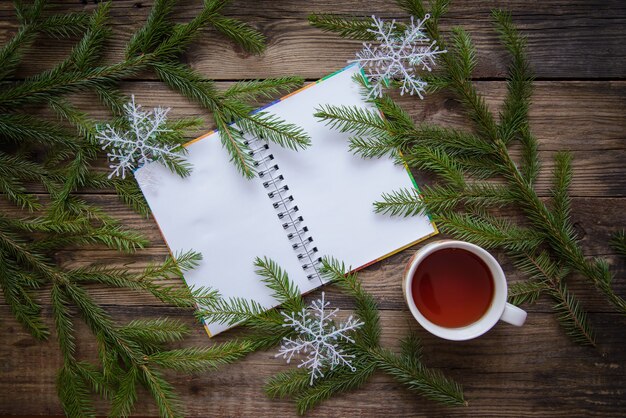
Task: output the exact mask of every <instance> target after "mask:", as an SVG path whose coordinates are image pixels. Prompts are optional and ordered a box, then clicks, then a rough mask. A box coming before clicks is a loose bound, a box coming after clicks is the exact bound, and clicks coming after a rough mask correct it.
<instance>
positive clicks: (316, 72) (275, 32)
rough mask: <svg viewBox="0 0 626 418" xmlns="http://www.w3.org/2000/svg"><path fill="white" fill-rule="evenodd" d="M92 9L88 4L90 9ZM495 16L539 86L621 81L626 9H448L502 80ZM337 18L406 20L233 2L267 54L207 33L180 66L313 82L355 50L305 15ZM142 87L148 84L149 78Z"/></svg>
mask: <svg viewBox="0 0 626 418" xmlns="http://www.w3.org/2000/svg"><path fill="white" fill-rule="evenodd" d="M54 3H55V4H54V7H53V10H56V11H67V10H91V9H93V8H94V6H93V5H92V4H89V5H87V6H83V5H82V4H80V3H79V2H78V1H73V0H65V1H57V2H54ZM90 3H91V2H90ZM151 4H152V2H151V1H143V0H139V1H137V0H132V1H128V0H126V1H115V2H114V5H113V9H112V12H111V15H112V18H111V24H112V26H114V27H115V35H114V36H113V38H112V40H111V46H110V48H108V51H109V53H108V59H111V60H117V59H120V58H121V57H122V56H123V47H124V44H125V42H127V40H128V38H129V37H130V34H131V33H132V32H133V31H134V30H135V29H136V28H138V27H139V25H140V24H142V22H143V21H145V18H146V16H147V14H148V12H149V6H150V5H151ZM199 4H200V1H196V0H185V1H182V2H181V3H180V6H178V8H177V14H178V16H179V17H180V18H181V19H182V20H183V21H184V20H188V19H190V18H191V17H192V16H193V15H194V14H195V13H197V11H198V10H199ZM494 8H504V9H507V10H510V11H511V13H512V14H513V17H514V21H515V22H516V24H517V25H518V26H519V27H520V29H521V31H522V33H523V34H524V35H525V36H527V37H528V46H529V55H530V60H531V62H532V65H533V67H534V69H535V71H536V73H537V75H538V77H541V78H611V77H612V78H624V77H626V53H625V52H624V48H623V44H624V41H625V40H626V38H625V36H624V32H623V30H622V28H623V27H624V24H625V23H626V7H625V4H624V2H621V1H619V0H612V1H592V2H582V1H578V2H569V1H566V0H551V1H546V2H541V3H540V4H538V3H533V6H532V7H529V6H528V3H527V2H526V1H523V0H516V1H489V2H481V1H478V0H468V1H457V2H453V4H452V6H451V10H450V14H449V18H448V19H446V20H445V22H444V24H443V32H444V34H446V35H447V34H448V33H449V28H450V27H452V26H457V25H462V26H463V27H465V28H466V29H467V30H468V31H469V32H470V34H471V35H472V36H473V38H474V40H475V42H476V45H477V46H478V49H479V62H480V64H479V66H478V68H477V70H476V76H477V77H489V78H492V77H503V76H504V75H505V74H506V55H505V53H504V52H503V49H502V48H501V46H499V44H498V40H497V36H496V35H495V33H494V31H493V28H492V25H491V23H490V17H489V12H490V10H491V9H494ZM328 12H334V13H340V14H348V15H350V14H356V15H360V16H370V15H371V14H377V15H379V16H381V17H388V18H396V17H397V18H404V16H403V15H402V14H401V12H399V9H398V8H397V6H395V4H394V2H392V1H382V0H378V1H372V2H368V3H367V4H364V3H362V2H359V1H357V0H351V1H346V2H342V4H341V5H338V4H336V2H330V1H307V2H305V3H302V2H300V1H282V2H275V1H271V0H264V1H261V2H255V3H254V5H251V4H250V3H249V2H246V1H244V0H239V1H234V2H232V4H231V5H230V6H229V7H228V9H227V15H228V16H232V17H240V18H242V19H243V20H245V21H246V22H248V23H250V24H252V25H253V26H255V27H256V28H258V29H259V30H261V31H262V32H263V33H264V34H265V35H266V36H267V45H268V47H267V51H266V52H265V54H264V55H262V56H260V57H252V56H249V55H248V54H246V53H245V52H243V51H242V50H241V49H240V48H236V47H235V48H234V47H233V46H232V45H231V44H230V43H229V42H225V41H224V40H223V38H220V37H216V36H215V33H214V32H213V31H211V30H207V35H206V36H202V37H201V38H200V39H198V40H197V41H196V43H195V44H194V46H193V47H192V48H191V49H190V50H189V52H188V54H187V55H186V58H185V59H186V61H187V62H189V63H190V64H191V65H192V66H193V67H194V68H196V69H197V70H199V71H200V72H201V73H202V74H204V75H205V76H206V77H208V78H211V79H220V80H224V79H227V80H229V79H230V80H232V79H239V78H262V77H271V76H278V75H285V74H299V75H302V76H305V77H307V78H311V79H315V78H318V77H320V76H322V75H324V74H325V73H327V72H328V70H329V69H330V68H341V67H342V66H344V65H345V63H346V60H349V59H353V58H354V54H355V52H356V50H358V49H359V45H360V44H359V43H358V42H354V41H345V40H341V39H338V38H337V37H336V36H334V35H330V34H324V33H322V32H321V31H319V30H317V29H315V28H313V27H311V26H309V24H308V23H307V21H306V18H307V16H308V15H309V14H311V13H328ZM15 30H16V21H15V19H14V17H13V15H12V11H11V6H10V3H9V2H2V4H0V44H3V43H4V42H6V40H7V39H8V37H9V36H10V35H11V34H12V33H14V31H15ZM68 49H69V45H68V44H67V43H65V42H58V41H56V40H49V39H44V40H41V41H40V42H38V44H37V46H36V47H35V48H34V49H33V51H32V53H30V54H29V55H28V57H29V58H31V59H27V62H28V64H27V65H24V66H22V67H21V68H20V72H19V74H20V76H26V75H29V74H33V73H34V72H38V71H41V70H42V69H44V68H48V67H49V66H50V65H52V64H53V63H55V62H58V60H59V59H60V57H62V56H63V54H65V53H67V51H68ZM141 77H146V78H153V77H154V76H153V75H152V74H145V75H142V76H141Z"/></svg>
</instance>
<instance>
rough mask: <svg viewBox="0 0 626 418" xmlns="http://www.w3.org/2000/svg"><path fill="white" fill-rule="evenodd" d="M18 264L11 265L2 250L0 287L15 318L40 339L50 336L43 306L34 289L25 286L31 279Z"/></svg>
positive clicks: (0, 257)
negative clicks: (43, 313)
mask: <svg viewBox="0 0 626 418" xmlns="http://www.w3.org/2000/svg"><path fill="white" fill-rule="evenodd" d="M18 268H19V267H18V266H15V265H13V266H11V265H9V264H8V262H7V260H5V254H4V253H2V252H0V288H1V289H2V294H3V296H4V300H5V302H6V304H7V305H8V306H9V308H10V309H11V313H12V314H13V316H15V319H16V320H17V321H18V322H19V323H20V324H22V325H23V326H24V328H26V330H28V332H29V333H30V334H31V335H32V336H33V337H35V338H37V339H39V340H44V339H46V338H47V337H48V335H49V331H48V329H47V327H46V325H45V324H44V322H43V318H42V317H41V306H40V305H39V304H38V303H37V302H35V300H34V299H33V295H32V289H29V288H28V287H26V286H24V283H25V282H27V281H30V279H29V278H25V277H24V276H25V275H26V274H25V273H21V272H20V271H19V270H18Z"/></svg>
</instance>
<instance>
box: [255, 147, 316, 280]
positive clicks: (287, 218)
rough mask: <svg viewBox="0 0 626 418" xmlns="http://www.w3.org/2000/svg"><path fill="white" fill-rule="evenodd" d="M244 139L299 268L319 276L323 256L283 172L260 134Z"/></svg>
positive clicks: (309, 275) (311, 274) (310, 274)
mask: <svg viewBox="0 0 626 418" xmlns="http://www.w3.org/2000/svg"><path fill="white" fill-rule="evenodd" d="M244 143H245V144H246V145H247V146H248V147H250V151H249V152H248V154H249V155H250V156H251V157H252V159H253V160H254V166H255V167H258V171H257V175H258V176H259V177H260V178H261V179H262V180H263V182H262V184H263V187H264V188H265V189H267V190H268V192H267V196H268V197H269V199H270V200H271V202H272V205H273V206H274V209H276V211H277V215H278V219H280V220H282V221H284V222H283V223H282V226H283V229H284V230H285V231H286V232H287V238H288V239H289V241H291V242H292V244H291V247H292V248H293V249H294V251H296V256H297V257H298V260H299V262H300V265H301V266H302V269H303V270H304V271H305V272H306V273H307V276H306V277H307V279H309V280H313V279H316V278H317V279H320V280H321V276H320V273H319V267H320V264H321V261H322V258H321V257H319V251H318V249H317V247H316V246H315V244H314V242H315V241H314V240H313V237H312V236H311V233H310V231H309V228H308V227H307V226H306V225H305V223H304V218H303V217H302V215H300V208H298V205H296V204H295V200H294V197H293V195H291V194H289V186H288V185H287V184H285V183H286V180H285V176H283V175H282V174H281V173H280V167H279V166H278V164H276V163H275V162H274V155H273V154H272V153H271V151H270V147H269V145H268V144H267V143H265V142H263V139H262V138H255V139H251V140H247V141H244Z"/></svg>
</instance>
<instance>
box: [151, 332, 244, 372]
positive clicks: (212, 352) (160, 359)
mask: <svg viewBox="0 0 626 418" xmlns="http://www.w3.org/2000/svg"><path fill="white" fill-rule="evenodd" d="M252 348H253V347H252V344H251V343H250V342H248V341H245V340H244V341H241V342H240V341H229V342H226V343H222V344H215V345H212V346H210V347H186V348H180V349H175V350H169V351H160V352H158V353H155V354H152V355H150V356H148V357H147V361H148V362H150V363H154V364H156V365H157V366H159V367H163V368H166V369H172V370H177V371H180V372H186V373H195V372H199V371H204V370H215V369H217V368H218V367H220V366H222V365H225V364H230V363H233V362H234V361H236V360H239V359H240V358H242V357H243V356H245V355H247V354H249V353H250V352H251V351H253V350H252Z"/></svg>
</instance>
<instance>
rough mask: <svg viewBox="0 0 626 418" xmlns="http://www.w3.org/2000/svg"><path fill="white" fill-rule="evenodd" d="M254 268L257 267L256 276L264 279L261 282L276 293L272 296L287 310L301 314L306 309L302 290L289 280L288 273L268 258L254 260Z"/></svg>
mask: <svg viewBox="0 0 626 418" xmlns="http://www.w3.org/2000/svg"><path fill="white" fill-rule="evenodd" d="M254 266H255V267H256V274H257V275H258V276H260V277H261V278H262V279H261V281H262V282H263V283H265V286H267V288H268V289H270V290H272V291H273V292H274V293H273V295H272V296H273V297H274V298H275V299H276V300H277V301H278V302H279V303H280V304H281V305H282V306H283V307H284V308H285V309H286V310H288V311H291V312H299V311H301V310H302V309H304V307H305V305H304V303H303V301H302V297H301V295H302V293H301V292H300V289H298V286H297V285H296V284H295V283H293V282H292V281H291V280H289V276H287V273H286V272H285V271H284V270H282V269H281V268H280V266H278V264H276V262H275V261H274V260H272V259H269V258H267V257H263V258H262V259H261V258H258V257H257V258H256V259H255V260H254Z"/></svg>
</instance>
